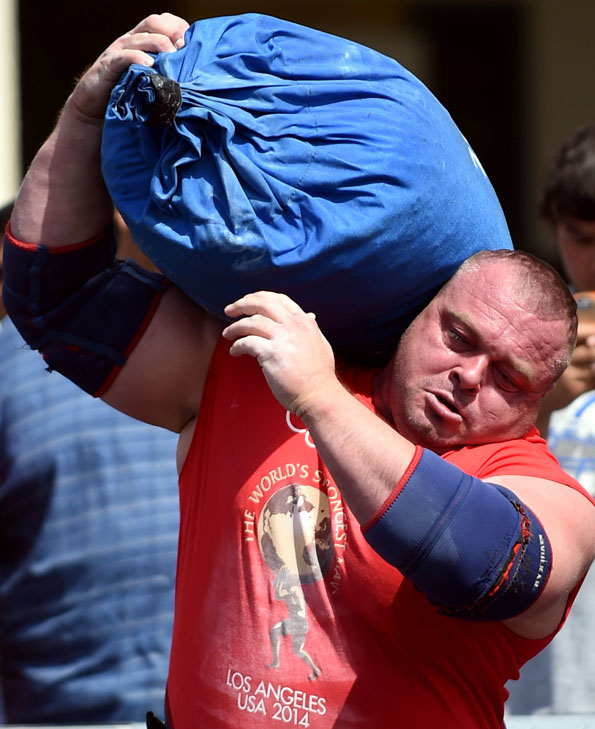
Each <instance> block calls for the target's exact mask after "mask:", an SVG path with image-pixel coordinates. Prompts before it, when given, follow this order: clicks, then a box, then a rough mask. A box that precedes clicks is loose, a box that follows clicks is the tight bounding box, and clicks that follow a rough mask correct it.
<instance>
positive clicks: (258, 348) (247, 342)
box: [229, 335, 271, 364]
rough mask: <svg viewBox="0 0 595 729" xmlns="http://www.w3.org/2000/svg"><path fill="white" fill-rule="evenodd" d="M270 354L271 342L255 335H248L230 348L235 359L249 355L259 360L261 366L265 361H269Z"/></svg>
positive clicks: (237, 340)
mask: <svg viewBox="0 0 595 729" xmlns="http://www.w3.org/2000/svg"><path fill="white" fill-rule="evenodd" d="M270 352H271V343H270V341H269V340H268V339H264V338H263V337H259V336H255V335H248V336H247V337H242V338H241V339H236V341H235V342H234V343H233V344H232V345H231V347H230V348H229V353H230V354H231V355H232V356H233V357H241V356H242V355H244V354H249V355H251V356H252V357H255V358H256V359H258V361H259V362H260V363H261V364H262V362H263V361H264V360H265V359H267V357H268V356H269V355H270Z"/></svg>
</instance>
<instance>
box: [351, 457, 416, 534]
mask: <svg viewBox="0 0 595 729" xmlns="http://www.w3.org/2000/svg"><path fill="white" fill-rule="evenodd" d="M422 453H423V448H422V447H421V446H415V451H414V453H413V458H412V459H411V461H409V465H408V466H407V470H406V471H405V473H404V474H403V476H402V477H401V479H400V481H399V482H398V483H397V485H396V486H395V487H394V489H393V490H392V491H391V493H390V495H389V496H388V497H387V498H386V500H385V501H384V503H383V504H382V506H381V507H380V508H379V509H378V511H377V512H376V514H375V515H374V516H373V517H372V518H371V519H370V520H369V521H368V522H367V523H366V524H364V525H363V526H362V532H366V531H367V530H368V529H371V528H372V527H373V526H374V524H376V522H377V521H378V520H379V519H381V518H382V516H383V515H384V514H385V513H386V512H387V511H388V510H389V509H390V507H391V506H392V504H393V503H394V502H395V501H396V499H398V498H399V495H400V493H401V491H402V490H403V489H404V488H405V486H406V484H407V481H409V479H410V478H411V474H412V473H413V471H415V469H416V468H417V464H418V463H419V460H420V458H421V456H422Z"/></svg>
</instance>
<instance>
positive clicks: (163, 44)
mask: <svg viewBox="0 0 595 729" xmlns="http://www.w3.org/2000/svg"><path fill="white" fill-rule="evenodd" d="M187 29H188V23H187V22H186V21H185V20H183V19H182V18H179V17H177V16H176V15H172V14H171V13H161V14H160V15H157V14H154V15H149V16H148V17H147V18H145V19H144V20H142V21H141V22H140V23H139V24H138V25H137V26H135V27H134V28H133V29H132V30H131V31H129V32H128V33H125V34H124V35H123V36H121V37H120V38H118V39H117V40H115V41H114V42H113V43H112V44H111V45H110V46H108V48H106V50H105V51H104V52H103V53H102V54H101V55H100V56H99V58H98V59H97V60H96V61H95V62H94V63H93V64H92V65H91V66H90V67H89V68H88V69H87V71H86V72H85V73H84V74H83V76H82V77H81V79H80V80H79V82H78V84H77V85H76V87H75V89H74V91H73V93H72V95H71V97H70V99H69V102H70V104H72V106H73V107H74V110H75V111H76V113H78V114H79V115H80V117H81V118H82V119H83V120H85V119H86V120H101V121H103V116H104V114H105V108H106V106H107V102H108V100H109V96H110V93H111V90H112V88H113V87H114V85H115V84H116V82H117V81H118V79H119V78H120V76H121V75H122V73H123V72H124V71H125V70H126V69H127V68H128V67H129V66H130V65H131V64H133V63H137V64H140V65H143V66H152V65H153V62H154V59H153V56H151V55H149V54H151V53H153V54H156V53H163V52H170V51H175V50H177V49H178V48H181V47H182V46H183V45H184V33H185V32H186V30H187Z"/></svg>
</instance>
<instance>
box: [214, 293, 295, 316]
mask: <svg viewBox="0 0 595 729" xmlns="http://www.w3.org/2000/svg"><path fill="white" fill-rule="evenodd" d="M303 313H304V311H303V309H302V308H301V307H300V306H299V305H298V304H296V303H295V301H293V299H290V298H289V296H286V295H285V294H278V293H274V292H272V291H257V292H255V293H253V294H246V296H242V297H241V298H240V299H238V300H237V301H234V302H233V303H231V304H228V305H227V306H226V307H225V314H226V315H227V316H229V317H231V318H235V317H237V316H252V315H254V314H261V315H263V316H266V317H268V318H269V319H272V320H273V321H276V322H278V323H282V321H283V319H284V317H285V316H286V315H287V314H303Z"/></svg>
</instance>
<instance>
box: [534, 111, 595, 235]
mask: <svg viewBox="0 0 595 729" xmlns="http://www.w3.org/2000/svg"><path fill="white" fill-rule="evenodd" d="M539 212H540V214H541V217H542V218H544V219H545V220H547V221H549V222H550V223H552V224H553V225H555V224H556V223H558V222H559V221H560V220H561V219H562V218H564V217H566V216H570V217H573V218H577V219H579V220H595V125H594V124H589V125H587V126H584V127H581V128H580V129H577V130H576V131H575V132H574V133H573V134H572V135H571V136H570V137H568V139H566V141H565V142H564V143H563V144H562V145H561V147H560V148H559V149H558V151H557V152H556V154H555V155H554V158H553V159H552V162H551V165H550V169H549V172H548V174H547V176H546V181H545V188H544V191H543V197H542V200H541V204H540V208H539Z"/></svg>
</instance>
